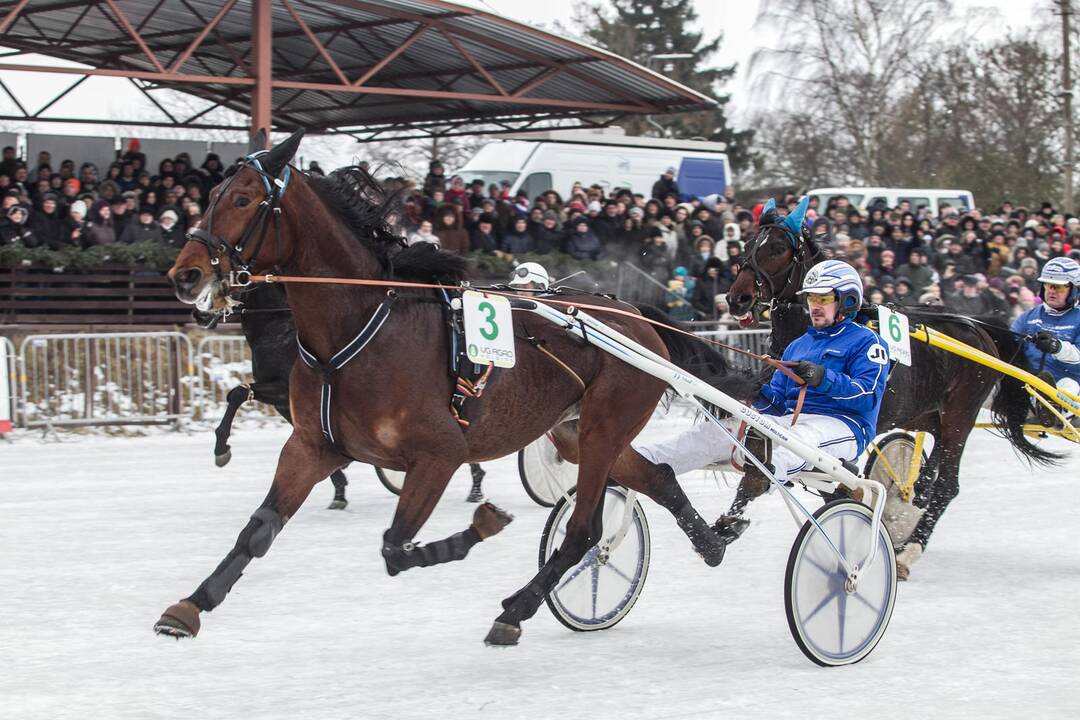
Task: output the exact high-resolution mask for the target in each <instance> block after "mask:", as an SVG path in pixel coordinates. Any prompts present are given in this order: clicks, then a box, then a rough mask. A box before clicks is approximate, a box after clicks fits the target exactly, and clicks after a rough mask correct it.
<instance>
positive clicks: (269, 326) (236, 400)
mask: <svg viewBox="0 0 1080 720" xmlns="http://www.w3.org/2000/svg"><path fill="white" fill-rule="evenodd" d="M239 313H240V327H241V329H242V330H243V332H244V339H246V340H247V343H248V347H250V348H251V376H252V378H253V380H252V382H251V383H248V384H246V385H238V386H236V387H234V388H233V389H232V390H230V391H229V394H228V395H227V396H226V398H225V400H226V403H227V404H226V407H225V414H224V416H223V417H222V418H221V422H220V423H219V424H218V426H217V429H215V430H214V435H215V436H216V437H217V441H216V443H215V445H214V462H215V464H216V465H217V466H218V467H225V466H226V465H227V464H228V463H229V461H230V460H231V459H232V449H231V448H230V447H229V444H228V443H229V436H230V435H231V434H232V425H233V420H235V419H236V413H237V411H238V410H239V409H240V406H241V405H243V404H244V403H245V402H247V401H248V400H257V401H259V402H261V403H266V404H267V405H271V406H273V408H274V409H275V410H276V411H277V413H278V415H280V416H281V417H283V418H284V419H285V421H286V422H288V423H289V424H290V425H291V424H292V413H291V412H290V411H289V372H290V371H291V370H292V366H293V365H294V364H295V363H296V358H297V356H298V354H299V351H298V350H297V349H296V328H295V327H293V322H292V314H291V312H290V311H289V304H288V302H286V300H285V288H284V287H282V286H281V285H260V286H258V287H254V288H251V289H250V290H249V291H248V292H247V293H245V295H244V305H243V307H242V308H240V311H239ZM194 315H195V319H196V320H197V321H198V322H199V324H201V325H203V326H204V327H209V328H213V327H215V326H216V325H217V322H218V320H219V319H220V318H221V314H219V313H202V312H200V311H199V310H196V311H195V312H194ZM330 481H331V482H332V483H333V484H334V499H333V500H332V501H331V502H330V509H331V510H343V509H344V508H345V506H346V505H348V500H346V498H345V487H346V486H347V485H348V484H349V481H348V480H347V479H346V478H345V473H343V472H342V471H341V470H335V471H334V472H332V473H331V474H330Z"/></svg>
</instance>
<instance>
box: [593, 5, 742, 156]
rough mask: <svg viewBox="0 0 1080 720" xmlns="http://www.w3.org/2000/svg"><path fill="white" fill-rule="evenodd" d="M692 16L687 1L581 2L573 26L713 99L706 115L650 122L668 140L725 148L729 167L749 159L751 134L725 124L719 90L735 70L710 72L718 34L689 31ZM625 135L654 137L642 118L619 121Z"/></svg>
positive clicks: (600, 43)
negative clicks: (663, 57) (708, 142)
mask: <svg viewBox="0 0 1080 720" xmlns="http://www.w3.org/2000/svg"><path fill="white" fill-rule="evenodd" d="M697 19H698V16H697V13H696V12H695V11H694V7H693V2H692V0H583V2H582V3H581V4H580V5H578V6H577V9H576V13H575V21H576V22H577V23H578V27H584V28H585V31H584V32H585V38H586V40H587V41H589V42H591V43H592V44H594V45H597V46H599V47H602V48H604V49H605V50H609V51H611V52H613V53H615V54H617V55H621V56H622V57H625V58H629V59H631V60H633V61H634V62H637V63H638V64H640V65H643V66H645V67H647V68H650V69H651V70H654V71H656V72H659V73H661V74H662V75H664V76H665V77H668V78H670V79H672V80H674V81H675V82H677V83H680V84H682V85H685V86H687V87H689V88H692V89H694V90H697V91H698V92H700V93H702V94H704V95H707V96H709V97H712V98H715V99H716V100H717V101H718V102H719V104H718V105H717V106H716V107H714V108H712V109H710V110H701V111H698V112H687V113H677V114H673V115H662V116H658V117H656V118H654V121H655V122H657V123H658V124H660V125H662V126H663V127H664V128H665V130H666V132H667V133H668V134H669V135H670V136H671V137H677V138H701V139H705V140H712V141H715V142H723V143H727V146H728V149H727V153H728V158H729V159H730V160H731V163H732V165H733V166H734V167H735V168H738V169H741V168H744V167H746V164H747V162H748V161H749V159H750V143H751V141H752V140H753V136H754V131H753V130H743V131H736V130H735V129H734V128H732V127H731V126H730V125H729V124H728V117H727V111H726V109H725V108H726V106H727V103H728V101H729V100H730V96H728V95H725V94H723V93H721V92H720V88H721V86H722V85H723V84H724V83H726V82H727V81H728V80H730V79H731V78H732V77H733V76H734V75H735V66H734V65H729V66H727V67H719V68H718V67H712V66H711V64H710V62H709V60H710V58H711V57H712V55H713V54H714V53H716V51H717V49H718V48H719V47H720V41H721V39H722V38H723V35H722V34H717V35H716V36H715V37H714V38H712V39H711V40H706V39H705V35H704V33H702V32H698V31H696V30H695V29H694V26H695V24H696V22H697ZM676 53H678V54H682V53H686V54H690V55H692V57H690V58H686V59H682V60H652V59H651V57H652V56H653V55H667V54H676ZM620 124H621V125H622V126H623V127H625V128H626V131H627V133H628V134H631V135H659V131H658V130H657V128H656V127H655V126H654V125H653V124H651V123H650V122H649V121H648V119H647V118H645V117H644V116H632V117H629V118H626V119H625V120H623V121H621V122H620Z"/></svg>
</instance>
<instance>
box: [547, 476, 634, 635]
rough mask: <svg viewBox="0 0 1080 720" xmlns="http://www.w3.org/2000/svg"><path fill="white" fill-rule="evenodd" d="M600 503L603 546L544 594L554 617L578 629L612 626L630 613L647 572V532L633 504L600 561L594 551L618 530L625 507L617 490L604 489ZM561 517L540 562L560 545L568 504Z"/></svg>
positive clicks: (567, 513) (588, 553)
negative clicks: (619, 536)
mask: <svg viewBox="0 0 1080 720" xmlns="http://www.w3.org/2000/svg"><path fill="white" fill-rule="evenodd" d="M606 492H607V494H606V496H605V498H604V530H603V538H604V542H601V543H600V544H598V545H596V546H594V547H592V548H590V549H589V551H588V552H587V553H586V554H585V557H584V558H582V560H581V562H580V563H578V564H577V566H576V567H574V568H571V569H570V570H568V571H567V572H566V574H564V575H563V576H562V577H561V578H560V579H559V582H558V584H557V585H556V586H555V589H553V590H552V591H551V593H550V595H549V597H550V598H551V601H552V603H553V605H554V608H553V609H555V611H556V612H558V614H559V615H560V616H562V617H563V619H565V620H566V621H567V622H569V623H570V624H572V625H574V626H575V627H578V628H580V629H583V630H600V629H603V628H605V627H609V626H611V625H614V624H615V623H617V622H618V621H619V620H621V619H622V618H623V616H625V615H626V613H628V612H629V611H630V608H631V607H632V606H633V604H634V602H635V601H636V600H637V596H638V595H639V594H640V593H641V588H642V587H643V585H644V582H645V575H646V574H647V572H648V569H649V545H650V542H649V529H648V525H647V524H646V523H645V519H644V514H643V512H642V511H641V507H640V505H638V504H637V501H636V500H635V502H634V514H633V519H632V521H631V524H630V528H629V530H628V531H627V533H626V535H625V537H624V538H623V539H622V542H621V543H619V545H618V546H617V547H615V548H614V549H613V550H612V551H611V553H610V556H609V557H608V558H607V559H606V562H605V561H603V560H602V559H601V557H600V547H601V546H602V545H604V544H605V543H606V542H607V541H609V540H610V539H611V537H612V536H613V535H614V534H615V533H616V532H617V531H618V530H619V527H620V526H621V524H622V518H623V511H624V509H625V507H626V493H625V491H624V490H622V489H621V488H607V490H606ZM561 510H562V512H561V514H560V515H559V517H558V519H557V520H556V522H555V523H554V526H553V528H552V531H551V532H550V533H549V534H548V538H547V546H546V547H545V548H544V558H545V560H546V559H547V558H550V557H551V554H552V553H553V552H555V550H556V549H557V548H558V547H559V546H560V545H561V544H562V542H563V538H565V537H566V524H567V522H568V521H569V519H570V515H571V514H572V511H573V504H570V503H568V504H566V505H563V506H562V508H561Z"/></svg>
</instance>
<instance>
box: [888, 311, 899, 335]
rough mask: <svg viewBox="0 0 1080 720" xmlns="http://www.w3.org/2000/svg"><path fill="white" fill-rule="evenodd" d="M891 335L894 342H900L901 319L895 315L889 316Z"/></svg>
mask: <svg viewBox="0 0 1080 720" xmlns="http://www.w3.org/2000/svg"><path fill="white" fill-rule="evenodd" d="M889 335H891V336H892V339H893V341H894V342H900V318H898V317H896V316H895V315H890V316H889Z"/></svg>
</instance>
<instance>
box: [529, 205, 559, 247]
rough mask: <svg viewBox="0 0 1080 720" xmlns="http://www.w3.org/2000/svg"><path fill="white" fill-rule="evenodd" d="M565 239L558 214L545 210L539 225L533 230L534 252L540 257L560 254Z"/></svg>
mask: <svg viewBox="0 0 1080 720" xmlns="http://www.w3.org/2000/svg"><path fill="white" fill-rule="evenodd" d="M565 237H566V233H565V231H564V230H563V227H562V224H561V223H560V222H559V213H557V212H555V211H554V210H545V211H544V214H543V219H542V220H541V221H540V225H539V226H537V227H536V228H534V229H533V239H534V240H535V241H536V252H538V253H540V254H542V255H546V254H548V253H551V252H561V251H562V248H563V242H564V240H565Z"/></svg>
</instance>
